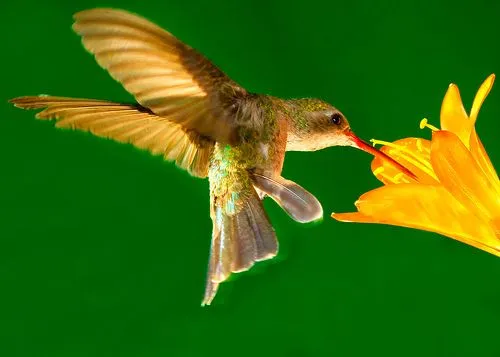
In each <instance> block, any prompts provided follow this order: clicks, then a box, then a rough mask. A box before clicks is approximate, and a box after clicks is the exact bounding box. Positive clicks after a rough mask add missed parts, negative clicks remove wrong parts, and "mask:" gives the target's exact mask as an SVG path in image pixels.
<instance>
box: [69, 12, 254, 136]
mask: <svg viewBox="0 0 500 357" xmlns="http://www.w3.org/2000/svg"><path fill="white" fill-rule="evenodd" d="M74 19H75V23H74V24H73V29H74V30H75V31H76V32H77V33H78V34H79V35H80V36H82V43H83V45H84V46H85V48H86V49H87V50H88V51H89V52H90V53H92V54H93V55H94V56H95V58H96V60H97V62H98V63H99V65H100V66H101V67H103V68H105V69H106V70H107V71H108V72H109V73H110V75H111V76H112V77H113V78H114V79H116V80H117V81H119V82H120V83H121V84H122V85H123V86H124V87H125V89H126V90H127V91H128V92H130V93H131V94H132V95H134V97H135V98H136V100H137V102H138V103H140V104H141V105H142V106H144V107H146V108H149V109H151V111H152V112H154V113H155V114H157V115H159V116H162V117H165V118H168V119H169V120H171V121H173V122H175V123H177V124H179V125H181V126H182V127H184V128H185V129H186V130H193V131H195V132H196V133H198V134H200V135H201V136H204V137H208V138H211V139H212V140H214V141H218V142H222V143H233V144H234V143H235V142H237V141H238V133H237V131H238V130H237V125H236V123H235V120H234V118H233V116H232V115H229V114H230V113H231V111H232V110H235V108H234V106H233V105H234V103H235V99H237V98H241V97H244V96H246V94H247V92H246V91H245V90H244V89H243V88H241V87H240V86H238V85H237V84H236V83H235V82H233V81H232V80H231V79H230V78H228V77H227V76H226V75H225V74H224V73H223V72H222V71H220V70H219V69H218V68H217V67H216V66H215V65H213V64H212V63H211V62H210V61H209V60H207V59H206V58H205V57H204V56H203V55H201V54H200V53H199V52H197V51H196V50H194V49H193V48H191V47H189V46H187V45H186V44H184V43H182V42H181V41H179V40H178V39H176V38H175V37H174V36H173V35H171V34H170V33H169V32H167V31H165V30H163V29H162V28H160V27H159V26H157V25H155V24H153V23H151V22H150V21H148V20H146V19H144V18H142V17H139V16H137V15H134V14H131V13H128V12H125V11H123V10H114V9H92V10H86V11H82V12H79V13H76V14H75V15H74Z"/></svg>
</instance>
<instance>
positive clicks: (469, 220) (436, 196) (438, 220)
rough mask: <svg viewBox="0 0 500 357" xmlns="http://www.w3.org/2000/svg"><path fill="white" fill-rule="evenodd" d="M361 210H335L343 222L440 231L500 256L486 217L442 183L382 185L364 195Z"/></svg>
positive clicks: (360, 204)
mask: <svg viewBox="0 0 500 357" xmlns="http://www.w3.org/2000/svg"><path fill="white" fill-rule="evenodd" d="M356 206H357V208H358V210H359V212H356V213H336V214H332V217H333V218H334V219H336V220H339V221H344V222H358V223H380V224H389V225H394V226H401V227H408V228H415V229H420V230H425V231H431V232H436V233H440V234H442V235H444V236H447V237H450V238H453V239H456V240H458V241H461V242H463V243H466V244H469V245H471V246H474V247H476V248H479V249H482V250H484V251H487V252H489V253H491V254H495V255H497V256H500V240H499V239H498V238H497V237H496V236H495V232H494V230H493V228H492V227H491V226H490V225H489V224H488V222H487V221H485V220H483V219H480V218H478V217H476V216H474V215H471V214H470V212H469V211H468V210H467V209H466V208H465V207H464V206H463V205H462V204H460V202H458V201H457V200H456V199H455V198H454V197H453V196H452V195H451V194H450V193H449V192H448V191H446V189H445V188H443V187H442V186H432V185H421V184H401V185H390V186H383V187H380V188H378V189H375V190H372V191H370V192H367V193H365V194H364V195H362V196H361V197H360V198H359V200H358V201H357V202H356Z"/></svg>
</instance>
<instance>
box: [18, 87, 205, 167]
mask: <svg viewBox="0 0 500 357" xmlns="http://www.w3.org/2000/svg"><path fill="white" fill-rule="evenodd" d="M11 103H13V104H14V105H15V106H16V107H19V108H23V109H44V110H43V111H41V112H39V113H38V114H37V115H36V117H37V118H38V119H56V120H57V123H56V127H59V128H69V129H80V130H84V131H89V132H91V133H93V134H94V135H97V136H100V137H104V138H110V139H113V140H116V141H119V142H123V143H130V144H133V145H134V146H136V147H138V148H141V149H145V150H149V151H150V152H151V153H153V154H155V155H163V156H164V158H165V159H166V160H173V161H175V162H176V164H177V166H179V167H181V168H183V169H185V170H187V171H188V172H189V173H190V174H192V175H193V176H197V177H206V176H207V173H208V163H209V159H210V156H211V154H212V151H213V145H214V143H213V141H211V140H210V139H206V138H203V137H202V136H200V135H198V134H196V133H195V132H193V131H185V129H184V128H183V127H181V126H180V125H179V124H176V123H174V122H172V121H170V120H168V119H166V118H163V117H159V116H157V115H155V114H154V113H152V112H151V111H150V110H148V109H146V108H143V107H141V106H139V105H128V104H120V103H114V102H108V101H104V100H94V99H74V98H65V97H51V96H32V97H19V98H15V99H12V100H11Z"/></svg>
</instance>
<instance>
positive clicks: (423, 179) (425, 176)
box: [371, 138, 439, 185]
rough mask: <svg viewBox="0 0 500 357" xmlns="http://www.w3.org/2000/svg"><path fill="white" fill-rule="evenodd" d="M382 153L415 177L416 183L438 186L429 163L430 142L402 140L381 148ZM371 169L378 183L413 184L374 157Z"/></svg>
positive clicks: (397, 171)
mask: <svg viewBox="0 0 500 357" xmlns="http://www.w3.org/2000/svg"><path fill="white" fill-rule="evenodd" d="M380 150H381V151H382V152H384V153H385V154H387V155H388V156H390V157H391V158H393V159H394V160H396V161H397V162H398V163H400V164H401V165H403V166H404V167H406V168H407V169H408V170H410V171H411V172H413V173H414V174H415V175H416V176H417V181H418V182H420V183H425V184H438V183H439V182H438V181H437V179H436V175H435V174H434V171H433V170H432V165H431V163H430V152H431V142H430V140H425V139H421V138H404V139H400V140H397V141H395V142H393V143H391V146H383V147H382V148H381V149H380ZM371 169H372V171H373V173H374V175H375V177H377V178H378V179H379V180H380V181H382V182H383V183H384V184H386V185H390V184H395V183H409V182H415V180H414V179H412V178H411V177H409V176H407V175H406V174H403V173H402V172H400V171H399V170H398V169H397V168H396V167H394V165H390V164H389V163H387V161H386V160H381V159H380V158H378V157H376V158H375V159H373V161H372V164H371Z"/></svg>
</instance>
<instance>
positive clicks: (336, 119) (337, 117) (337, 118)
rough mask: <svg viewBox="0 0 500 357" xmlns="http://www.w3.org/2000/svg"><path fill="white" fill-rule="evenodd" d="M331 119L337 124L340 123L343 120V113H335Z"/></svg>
mask: <svg viewBox="0 0 500 357" xmlns="http://www.w3.org/2000/svg"><path fill="white" fill-rule="evenodd" d="M330 121H331V122H332V123H333V124H335V125H339V124H340V122H341V121H342V115H341V114H340V113H333V114H332V116H331V117H330Z"/></svg>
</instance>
